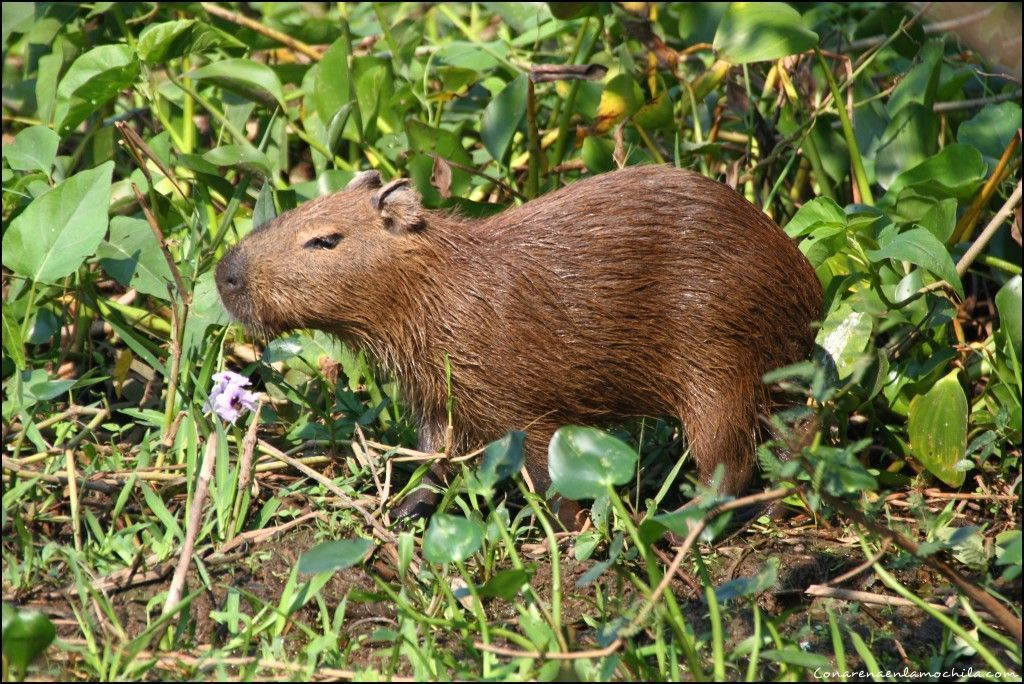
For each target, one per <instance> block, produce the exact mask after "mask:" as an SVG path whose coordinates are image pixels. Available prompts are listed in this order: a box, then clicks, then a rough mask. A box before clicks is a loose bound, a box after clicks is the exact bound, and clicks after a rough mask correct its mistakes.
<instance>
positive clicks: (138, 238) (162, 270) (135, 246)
mask: <svg viewBox="0 0 1024 684" xmlns="http://www.w3.org/2000/svg"><path fill="white" fill-rule="evenodd" d="M96 256H98V257H99V258H100V265H101V266H103V270H104V271H106V272H107V273H108V274H109V275H110V277H112V278H113V279H114V280H116V281H117V282H119V283H121V284H122V285H124V286H125V287H133V288H135V289H136V290H138V291H139V292H141V293H143V294H148V295H152V296H154V297H157V298H159V299H165V300H166V299H170V293H169V291H168V290H167V286H168V285H169V284H170V283H171V282H172V281H173V279H174V276H173V274H172V273H171V268H170V266H168V265H167V259H165V258H164V254H163V250H161V249H160V244H159V243H158V242H157V241H156V236H155V235H154V234H153V231H152V229H151V228H150V227H149V224H148V223H147V222H146V221H143V220H142V219H137V218H129V217H127V216H115V217H114V218H113V219H111V221H110V239H109V240H108V241H106V242H103V243H101V244H100V246H99V248H98V249H97V250H96Z"/></svg>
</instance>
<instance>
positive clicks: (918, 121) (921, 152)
mask: <svg viewBox="0 0 1024 684" xmlns="http://www.w3.org/2000/svg"><path fill="white" fill-rule="evenodd" d="M939 125H940V119H939V115H938V114H936V113H934V112H933V111H932V110H931V108H930V107H925V106H924V105H922V104H920V103H919V102H912V103H910V104H908V105H907V106H906V107H904V108H903V109H901V110H900V111H899V112H897V113H896V116H894V117H893V118H892V121H890V122H889V123H888V125H887V126H886V127H885V131H884V132H883V133H882V138H881V140H880V141H879V143H878V149H877V151H876V152H875V177H876V179H877V180H878V184H879V185H881V186H882V187H883V188H887V189H890V188H891V186H892V184H893V181H894V180H895V179H896V177H897V176H899V175H900V173H901V172H902V171H903V170H904V169H906V168H908V167H912V166H915V165H917V164H920V163H921V162H923V161H924V160H925V159H927V158H928V157H930V156H931V155H933V154H935V152H936V150H937V149H938V138H939ZM895 192H899V190H898V189H897V190H895V191H894V196H895Z"/></svg>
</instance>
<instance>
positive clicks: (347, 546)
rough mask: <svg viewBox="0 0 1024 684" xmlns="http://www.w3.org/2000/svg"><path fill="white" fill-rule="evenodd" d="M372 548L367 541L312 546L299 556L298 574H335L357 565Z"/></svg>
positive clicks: (352, 540)
mask: <svg viewBox="0 0 1024 684" xmlns="http://www.w3.org/2000/svg"><path fill="white" fill-rule="evenodd" d="M373 546H374V544H373V542H372V541H370V540H369V539H363V538H362V537H359V538H356V539H340V540H338V541H330V542H324V543H323V544H318V545H317V546H314V547H313V548H312V549H310V550H309V551H306V552H305V553H304V554H302V555H301V556H299V572H300V573H303V574H305V575H314V574H316V573H319V572H335V571H337V570H344V569H345V568H350V567H352V566H353V565H356V564H358V563H359V562H360V561H362V560H363V558H364V557H365V556H366V554H367V552H369V550H370V549H372V548H373Z"/></svg>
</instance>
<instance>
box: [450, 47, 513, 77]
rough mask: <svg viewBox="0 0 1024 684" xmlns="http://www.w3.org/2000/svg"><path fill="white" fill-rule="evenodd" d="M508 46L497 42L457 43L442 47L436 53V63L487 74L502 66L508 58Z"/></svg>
mask: <svg viewBox="0 0 1024 684" xmlns="http://www.w3.org/2000/svg"><path fill="white" fill-rule="evenodd" d="M508 49H509V48H508V45H506V44H505V43H504V42H502V41H500V40H497V41H494V42H491V43H467V42H461V41H455V42H452V43H447V44H445V45H442V46H441V47H440V48H439V49H438V51H437V52H435V53H434V61H435V62H437V63H438V64H447V65H449V66H454V67H462V68H464V69H473V70H474V71H479V72H481V73H485V72H488V71H490V70H491V69H493V68H494V67H496V66H499V65H500V64H502V62H503V61H504V60H505V58H506V57H507V56H508Z"/></svg>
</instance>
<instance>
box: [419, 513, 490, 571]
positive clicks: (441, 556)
mask: <svg viewBox="0 0 1024 684" xmlns="http://www.w3.org/2000/svg"><path fill="white" fill-rule="evenodd" d="M483 539H484V528H483V525H481V524H480V523H478V522H476V521H474V520H467V519H466V518H457V517H455V516H454V515H447V514H445V513H435V514H434V515H433V517H432V518H431V519H430V525H429V526H428V527H427V531H426V532H424V533H423V557H424V558H426V559H427V560H428V561H430V562H431V563H456V562H460V561H464V560H466V559H467V558H469V557H470V556H472V555H473V554H474V553H476V550H477V549H479V548H480V545H481V544H482V543H483Z"/></svg>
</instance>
